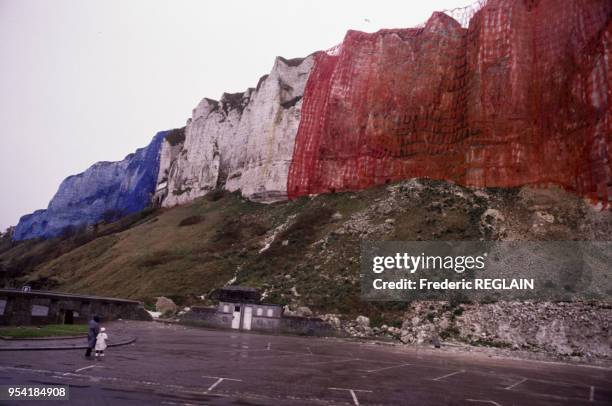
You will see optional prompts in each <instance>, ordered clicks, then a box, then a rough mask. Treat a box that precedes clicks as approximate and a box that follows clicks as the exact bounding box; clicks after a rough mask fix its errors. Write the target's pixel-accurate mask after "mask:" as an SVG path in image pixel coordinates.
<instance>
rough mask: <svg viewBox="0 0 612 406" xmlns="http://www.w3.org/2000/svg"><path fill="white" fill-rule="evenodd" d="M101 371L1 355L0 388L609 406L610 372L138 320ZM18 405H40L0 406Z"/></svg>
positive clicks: (238, 401)
mask: <svg viewBox="0 0 612 406" xmlns="http://www.w3.org/2000/svg"><path fill="white" fill-rule="evenodd" d="M107 327H108V333H109V335H110V336H111V339H112V334H113V332H116V333H117V332H120V333H121V334H122V335H128V334H129V335H134V336H136V337H137V341H136V342H135V343H133V344H130V345H126V346H120V347H113V348H109V349H108V351H107V356H106V359H105V360H104V361H102V362H100V361H98V362H96V361H92V360H88V359H85V358H84V356H83V351H81V350H66V351H0V385H13V384H19V385H24V384H31V385H34V384H38V385H42V384H61V385H69V386H70V402H65V401H64V402H63V401H53V402H51V401H49V402H45V403H50V404H57V405H62V404H71V405H75V404H76V405H152V404H159V405H188V404H196V405H473V406H478V405H482V406H484V405H490V406H495V405H499V406H511V405H517V406H518V405H521V406H523V405H610V404H612V369H609V368H602V367H591V366H581V365H569V364H563V363H552V362H539V361H527V360H518V359H507V358H497V357H495V358H492V357H489V356H487V355H485V354H482V353H458V352H456V351H448V350H444V349H443V350H435V349H429V348H422V347H405V346H390V345H384V344H376V343H372V342H359V341H350V340H341V339H335V338H313V337H294V336H273V335H263V334H253V333H242V332H233V331H215V330H207V329H200V328H193V327H184V326H180V325H169V324H162V323H147V322H115V323H109V324H108V325H107ZM0 404H3V405H4V404H6V405H13V404H14V405H25V404H37V405H40V404H41V402H40V401H12V402H11V401H4V402H0Z"/></svg>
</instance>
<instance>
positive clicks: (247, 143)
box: [158, 56, 313, 207]
mask: <svg viewBox="0 0 612 406" xmlns="http://www.w3.org/2000/svg"><path fill="white" fill-rule="evenodd" d="M312 65H313V58H312V57H311V56H309V57H307V58H305V59H294V60H285V59H283V58H280V57H279V58H277V59H276V61H275V63H274V67H273V68H272V72H271V73H270V74H269V75H268V76H266V77H264V78H262V79H261V80H260V82H259V84H258V86H257V88H256V89H249V90H247V91H246V92H244V93H237V94H224V95H223V96H222V98H221V100H220V101H218V102H217V101H214V100H210V99H204V100H202V101H201V102H200V104H198V106H197V107H196V108H195V109H194V110H193V115H192V117H191V119H190V120H189V121H188V123H187V127H186V129H185V141H184V144H182V145H181V146H180V148H179V147H177V146H176V145H175V146H171V145H169V143H168V142H165V143H164V145H163V146H162V152H161V163H160V172H159V178H158V196H162V197H161V199H160V200H161V204H162V206H165V207H170V206H175V205H178V204H183V203H186V202H189V201H191V200H193V199H195V198H196V197H199V196H203V195H205V194H206V193H207V192H209V191H210V190H212V189H214V188H217V187H219V188H224V189H226V190H229V191H236V190H239V191H241V193H242V195H243V196H245V197H247V198H249V199H251V200H256V201H263V202H272V201H276V200H283V199H286V198H287V174H288V172H289V165H290V163H291V157H292V155H293V146H294V143H295V136H296V134H297V129H298V124H299V120H300V109H301V106H302V96H303V94H304V87H305V86H306V81H307V80H308V75H309V73H310V70H311V68H312ZM166 173H167V175H166ZM166 178H167V180H166ZM164 182H167V183H166V184H165V185H164ZM166 188H167V189H166ZM164 189H165V191H164ZM160 191H163V192H160ZM163 195H165V196H163Z"/></svg>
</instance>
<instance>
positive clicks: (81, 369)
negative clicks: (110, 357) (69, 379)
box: [74, 365, 102, 372]
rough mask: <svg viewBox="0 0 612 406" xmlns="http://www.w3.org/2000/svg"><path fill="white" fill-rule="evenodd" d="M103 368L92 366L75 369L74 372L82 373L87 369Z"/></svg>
mask: <svg viewBox="0 0 612 406" xmlns="http://www.w3.org/2000/svg"><path fill="white" fill-rule="evenodd" d="M101 366H102V365H90V366H88V367H83V368H79V369H75V370H74V372H81V371H85V370H86V369H90V368H95V367H101Z"/></svg>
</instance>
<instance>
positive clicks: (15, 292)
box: [0, 289, 140, 304]
mask: <svg viewBox="0 0 612 406" xmlns="http://www.w3.org/2000/svg"><path fill="white" fill-rule="evenodd" d="M2 294H8V295H10V296H33V297H43V298H50V299H79V300H95V301H101V302H102V301H103V302H120V303H133V304H140V302H138V301H137V300H129V299H118V298H114V297H103V296H90V295H78V294H74V293H64V292H49V291H44V290H31V291H29V292H24V291H23V290H21V289H0V295H2Z"/></svg>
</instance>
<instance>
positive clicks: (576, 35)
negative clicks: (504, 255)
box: [287, 0, 612, 202]
mask: <svg viewBox="0 0 612 406" xmlns="http://www.w3.org/2000/svg"><path fill="white" fill-rule="evenodd" d="M562 3H563V6H562V7H560V6H559V1H558V0H540V1H535V0H524V1H523V0H517V1H511V0H490V1H489V2H488V3H487V5H486V6H484V7H483V8H482V9H481V10H480V11H479V12H477V13H476V14H475V15H474V17H473V18H472V20H471V21H470V25H469V28H468V29H464V28H461V26H460V25H459V24H458V23H457V22H456V21H454V20H453V19H451V18H450V17H448V16H446V15H445V14H442V13H435V14H434V15H433V16H432V17H431V19H430V20H429V21H428V22H427V24H426V25H425V27H422V28H416V29H402V30H382V31H379V32H377V33H374V34H366V33H360V32H354V31H350V32H348V33H347V35H346V38H345V40H344V42H343V44H342V46H341V47H340V49H339V53H338V54H337V55H328V54H326V53H323V52H321V53H318V54H317V55H316V62H315V67H314V69H313V72H312V73H311V76H310V78H309V81H308V83H307V86H306V90H305V94H304V102H303V105H302V113H301V121H300V127H299V129H298V134H297V138H296V145H295V150H294V157H293V162H292V165H291V168H290V171H289V179H288V185H287V187H288V189H287V190H288V193H289V197H290V198H295V197H298V196H302V195H307V194H313V193H325V192H333V191H340V190H355V189H362V188H366V187H369V186H373V185H377V184H384V183H386V182H390V181H396V180H400V179H406V178H412V177H430V178H435V179H446V180H451V181H455V182H458V183H461V184H465V185H469V186H478V187H481V186H489V187H511V186H521V185H527V184H531V185H540V186H546V185H549V184H557V185H561V186H563V187H565V188H567V189H570V190H574V191H576V192H578V193H580V194H583V195H585V196H589V197H592V198H595V199H597V200H599V201H604V202H608V200H612V162H611V159H612V156H611V153H610V152H609V151H612V66H611V64H612V55H611V53H612V28H611V27H612V25H611V24H612V23H611V19H612V18H611V16H612V2H610V1H608V0H585V1H580V2H578V1H567V2H565V1H562Z"/></svg>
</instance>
